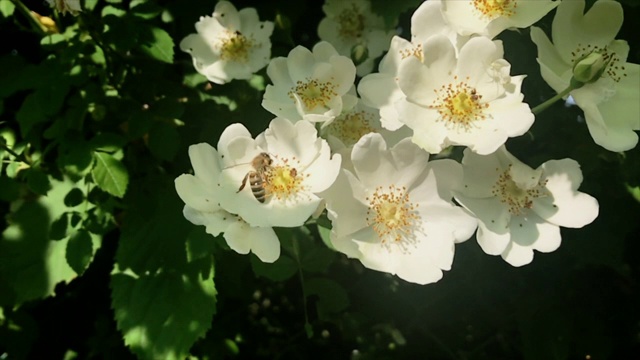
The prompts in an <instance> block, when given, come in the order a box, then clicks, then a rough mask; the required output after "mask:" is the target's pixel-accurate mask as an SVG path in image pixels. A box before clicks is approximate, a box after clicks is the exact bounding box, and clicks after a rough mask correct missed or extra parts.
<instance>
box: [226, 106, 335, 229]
mask: <svg viewBox="0 0 640 360" xmlns="http://www.w3.org/2000/svg"><path fill="white" fill-rule="evenodd" d="M218 151H220V154H221V156H222V163H223V170H222V176H221V178H220V186H221V187H222V193H223V194H225V196H223V198H222V199H221V200H220V202H221V204H222V206H223V207H224V208H225V209H226V210H227V211H229V212H232V213H234V214H238V215H239V216H240V217H242V218H243V219H244V220H245V221H246V222H248V223H249V224H251V225H252V226H262V227H270V226H280V227H295V226H300V225H303V224H304V222H305V221H306V220H307V219H308V218H309V216H311V215H312V214H313V213H314V212H315V211H316V209H317V208H318V206H319V205H320V203H321V200H322V199H321V198H320V197H319V196H317V193H319V192H321V191H324V190H325V189H327V188H328V187H329V186H331V184H332V183H333V182H334V181H335V179H336V177H337V176H338V171H339V170H340V155H334V156H333V157H332V156H331V151H330V149H329V145H328V144H327V142H326V141H325V140H323V139H321V138H318V136H317V131H316V129H315V127H314V126H313V124H311V123H309V122H307V121H298V122H296V123H295V124H293V123H291V122H290V121H288V120H286V119H281V118H276V119H274V120H273V121H271V124H270V125H269V128H268V129H267V130H266V131H265V132H263V133H261V134H260V135H258V136H257V137H256V139H255V140H254V139H253V138H252V137H251V134H249V131H248V130H247V129H246V128H245V127H244V126H242V125H240V124H234V125H231V126H229V127H228V128H227V129H225V131H224V132H223V133H222V135H221V136H220V141H219V142H218ZM256 157H262V158H264V157H268V159H270V162H271V163H267V164H266V166H264V168H262V169H257V168H256V167H255V166H252V164H251V162H252V160H253V159H255V158H256ZM252 173H254V179H258V180H259V181H258V183H257V185H255V186H254V185H252V184H251V182H252V178H251V176H249V177H247V175H248V174H249V175H251V174H252ZM245 177H246V180H244V181H246V184H245V187H244V188H243V189H242V191H239V189H240V187H241V184H242V183H243V179H245ZM252 188H253V189H252ZM262 189H264V194H263V193H262ZM256 192H257V193H256ZM256 195H257V196H256Z"/></svg>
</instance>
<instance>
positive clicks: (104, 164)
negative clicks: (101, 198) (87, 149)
mask: <svg viewBox="0 0 640 360" xmlns="http://www.w3.org/2000/svg"><path fill="white" fill-rule="evenodd" d="M93 158H94V159H95V161H96V163H95V166H94V167H93V169H92V170H91V176H93V180H94V181H95V182H96V184H97V185H98V187H100V189H102V190H104V191H106V192H108V193H109V194H111V195H113V196H117V197H123V196H124V194H125V192H126V191H127V185H128V184H129V173H128V172H127V168H126V167H125V166H124V165H123V164H122V163H121V162H120V161H118V160H117V159H116V158H114V157H113V156H111V155H109V154H107V153H103V152H98V151H94V152H93Z"/></svg>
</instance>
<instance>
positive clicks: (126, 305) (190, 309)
mask: <svg viewBox="0 0 640 360" xmlns="http://www.w3.org/2000/svg"><path fill="white" fill-rule="evenodd" d="M111 289H112V293H111V305H112V307H113V309H114V312H115V318H116V322H117V324H118V329H119V330H120V331H121V332H122V334H123V335H124V341H125V344H126V345H127V346H129V348H130V349H131V351H132V352H134V353H135V354H136V355H137V356H138V357H139V358H140V359H166V360H173V359H175V360H178V359H180V360H181V359H184V358H185V357H187V355H188V354H189V349H190V348H191V346H192V345H193V344H194V343H195V341H196V340H197V339H198V338H200V337H202V336H204V334H205V333H206V331H207V330H208V329H209V327H210V326H211V319H212V317H213V315H214V314H215V312H216V290H215V286H214V282H213V268H212V267H211V266H210V267H209V273H208V274H205V275H202V274H201V273H200V272H199V271H197V272H196V271H188V272H185V273H178V272H161V273H158V274H153V275H143V276H140V277H136V276H133V275H130V274H125V273H116V274H113V275H112V276H111Z"/></svg>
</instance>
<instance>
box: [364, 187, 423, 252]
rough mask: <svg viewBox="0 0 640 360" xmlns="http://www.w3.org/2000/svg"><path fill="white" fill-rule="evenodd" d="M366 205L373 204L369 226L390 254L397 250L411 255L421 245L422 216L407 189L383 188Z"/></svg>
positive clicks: (369, 212) (370, 197) (368, 198)
mask: <svg viewBox="0 0 640 360" xmlns="http://www.w3.org/2000/svg"><path fill="white" fill-rule="evenodd" d="M366 201H367V202H368V203H369V209H368V210H367V224H368V225H369V226H371V227H372V228H373V230H374V231H375V232H376V234H377V235H378V237H379V238H380V243H381V244H382V246H384V247H385V248H387V250H391V248H392V247H393V246H396V247H397V248H398V249H400V251H402V252H403V253H408V252H409V251H410V248H411V247H415V246H416V245H417V238H416V230H418V229H419V227H420V215H419V214H418V212H417V210H416V209H417V207H418V205H417V204H414V203H412V202H411V199H410V198H409V194H408V193H407V188H406V187H404V186H403V187H398V186H395V185H389V186H388V187H387V188H383V187H381V186H379V187H377V188H376V190H375V191H374V193H373V194H372V195H371V196H369V197H367V198H366Z"/></svg>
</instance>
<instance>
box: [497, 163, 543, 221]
mask: <svg viewBox="0 0 640 360" xmlns="http://www.w3.org/2000/svg"><path fill="white" fill-rule="evenodd" d="M496 170H497V171H500V170H499V169H496ZM546 185H547V180H540V181H538V183H537V184H536V185H534V186H533V187H531V188H529V189H523V188H521V187H519V186H518V185H517V184H516V183H515V182H514V181H513V178H512V177H511V165H509V166H508V167H507V169H506V170H505V171H504V172H502V173H501V174H500V175H499V176H498V180H497V181H496V183H495V184H494V185H493V187H492V189H491V193H492V194H493V195H494V196H495V197H497V198H498V199H499V200H500V202H501V203H503V204H505V205H507V207H508V208H509V213H511V214H512V215H523V214H526V212H527V211H528V209H531V208H532V207H533V201H534V200H535V199H537V198H540V197H546V196H547V190H546Z"/></svg>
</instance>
